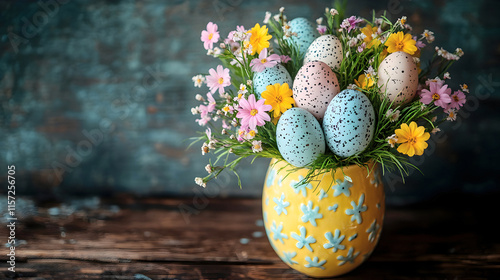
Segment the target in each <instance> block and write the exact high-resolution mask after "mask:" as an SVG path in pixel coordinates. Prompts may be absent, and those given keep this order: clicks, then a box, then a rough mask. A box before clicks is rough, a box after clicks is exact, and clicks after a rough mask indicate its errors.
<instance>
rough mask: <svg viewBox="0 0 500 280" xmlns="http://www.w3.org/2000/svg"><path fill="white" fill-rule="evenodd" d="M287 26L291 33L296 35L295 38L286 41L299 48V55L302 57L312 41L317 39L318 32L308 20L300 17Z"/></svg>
mask: <svg viewBox="0 0 500 280" xmlns="http://www.w3.org/2000/svg"><path fill="white" fill-rule="evenodd" d="M289 25H290V28H291V31H292V33H297V36H292V37H290V38H289V39H287V40H292V41H293V42H294V43H295V44H296V45H297V46H298V47H299V53H300V55H304V54H305V53H306V51H307V48H309V46H310V45H311V43H312V42H313V41H314V39H316V38H318V37H319V32H318V31H317V30H316V27H315V26H314V25H313V24H312V23H311V22H310V21H309V20H307V19H305V18H302V17H299V18H295V19H292V20H291V21H290V22H289Z"/></svg>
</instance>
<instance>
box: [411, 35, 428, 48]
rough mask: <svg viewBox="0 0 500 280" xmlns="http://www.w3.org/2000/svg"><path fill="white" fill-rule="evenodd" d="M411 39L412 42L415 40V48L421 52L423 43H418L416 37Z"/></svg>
mask: <svg viewBox="0 0 500 280" xmlns="http://www.w3.org/2000/svg"><path fill="white" fill-rule="evenodd" d="M412 39H413V40H415V42H416V44H415V46H416V47H417V48H418V49H419V50H421V49H422V48H423V47H425V44H424V42H422V41H419V40H418V38H417V36H413V38H412Z"/></svg>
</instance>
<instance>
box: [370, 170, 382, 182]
mask: <svg viewBox="0 0 500 280" xmlns="http://www.w3.org/2000/svg"><path fill="white" fill-rule="evenodd" d="M370 183H372V184H373V185H375V187H378V185H380V184H381V183H382V180H381V178H380V166H379V167H377V168H375V170H374V171H373V180H371V181H370Z"/></svg>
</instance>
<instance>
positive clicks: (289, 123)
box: [276, 107, 326, 167]
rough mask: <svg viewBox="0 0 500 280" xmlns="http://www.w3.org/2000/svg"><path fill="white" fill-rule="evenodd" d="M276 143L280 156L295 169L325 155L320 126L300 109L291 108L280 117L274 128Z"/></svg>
mask: <svg viewBox="0 0 500 280" xmlns="http://www.w3.org/2000/svg"><path fill="white" fill-rule="evenodd" d="M276 141H277V143H278V150H279V151H280V153H281V156H283V158H284V159H285V160H286V161H287V162H288V163H290V164H291V165H293V166H295V167H304V166H306V165H307V164H309V163H311V162H313V161H314V160H316V158H317V157H318V156H319V155H321V154H324V153H325V149H326V145H325V138H324V135H323V131H322V130H321V125H320V124H319V122H318V121H317V120H316V118H315V117H314V116H313V115H312V114H311V113H309V112H308V111H306V110H305V109H301V108H297V107H294V108H291V109H288V110H286V111H285V113H283V115H281V117H280V119H279V121H278V125H277V127H276Z"/></svg>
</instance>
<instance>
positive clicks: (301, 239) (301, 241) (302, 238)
mask: <svg viewBox="0 0 500 280" xmlns="http://www.w3.org/2000/svg"><path fill="white" fill-rule="evenodd" d="M306 233H307V230H306V228H305V227H303V226H302V227H301V228H300V235H298V234H296V233H295V232H292V234H291V236H292V238H295V239H296V240H297V244H296V246H297V248H299V249H302V248H303V247H304V246H305V247H306V248H307V249H308V250H309V251H311V252H312V251H313V249H312V247H311V245H310V244H312V243H316V239H315V238H314V237H312V236H307V237H306Z"/></svg>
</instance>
